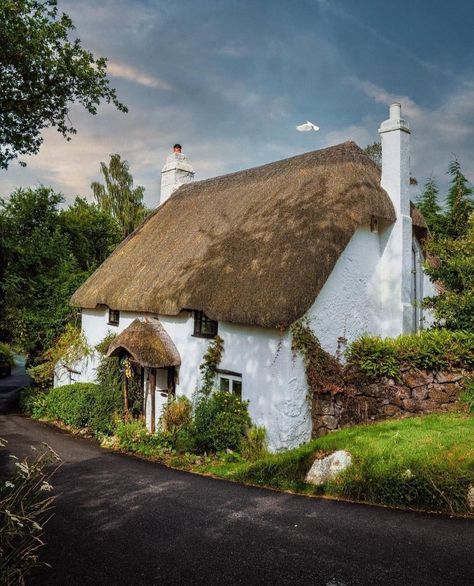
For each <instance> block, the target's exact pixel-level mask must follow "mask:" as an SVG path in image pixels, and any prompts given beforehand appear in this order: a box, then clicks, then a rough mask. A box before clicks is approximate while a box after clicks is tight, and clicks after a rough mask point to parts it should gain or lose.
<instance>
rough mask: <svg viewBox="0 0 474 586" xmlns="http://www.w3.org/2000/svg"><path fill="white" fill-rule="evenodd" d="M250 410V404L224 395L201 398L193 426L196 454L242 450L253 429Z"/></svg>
mask: <svg viewBox="0 0 474 586" xmlns="http://www.w3.org/2000/svg"><path fill="white" fill-rule="evenodd" d="M247 406H248V402H247V401H241V400H240V399H239V397H237V396H236V395H233V394H231V393H226V392H221V391H218V392H214V393H212V394H211V395H210V396H209V397H204V398H201V399H200V400H199V402H198V404H197V406H196V409H195V413H194V425H193V428H194V433H195V440H196V448H197V450H198V451H201V452H208V451H211V452H219V451H222V450H226V449H230V450H239V448H240V444H241V441H242V439H243V437H244V436H245V433H246V431H247V429H248V428H249V427H250V417H249V414H248V408H247Z"/></svg>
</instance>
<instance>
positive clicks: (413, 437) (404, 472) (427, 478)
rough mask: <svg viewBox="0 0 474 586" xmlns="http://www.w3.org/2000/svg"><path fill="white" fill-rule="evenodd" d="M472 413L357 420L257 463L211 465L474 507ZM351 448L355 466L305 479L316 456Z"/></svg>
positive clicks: (235, 476)
mask: <svg viewBox="0 0 474 586" xmlns="http://www.w3.org/2000/svg"><path fill="white" fill-rule="evenodd" d="M473 433H474V417H472V416H467V415H464V414H459V413H450V414H438V415H426V416H424V417H410V418H406V419H401V420H393V421H384V422H381V423H376V424H372V425H367V426H362V425H359V426H355V427H351V428H348V429H342V430H338V431H335V432H333V433H330V434H329V435H326V436H324V437H321V438H318V439H316V440H313V441H311V442H310V443H308V444H305V445H304V446H301V447H299V448H296V449H294V450H289V451H286V452H282V453H279V454H272V455H269V456H266V457H264V458H262V459H260V460H258V461H256V462H250V463H244V464H236V465H234V466H233V467H231V466H229V465H227V466H224V467H222V468H221V469H219V466H215V467H213V468H211V470H212V473H213V474H215V475H222V476H224V477H225V478H229V479H231V480H238V481H243V482H250V483H252V484H261V485H264V486H270V487H274V488H280V489H285V490H293V491H300V492H306V493H320V494H321V493H322V494H326V495H333V496H342V497H344V498H347V499H350V500H359V501H366V502H372V503H381V504H385V505H392V506H402V507H409V508H418V509H428V510H435V511H440V512H448V513H458V514H469V507H468V503H467V491H468V488H469V485H470V484H472V483H474V444H473V442H472V436H473ZM336 450H348V451H349V452H350V453H351V455H352V465H351V466H350V467H349V468H348V469H347V470H346V471H345V472H343V473H341V474H340V475H339V476H338V477H337V478H336V479H335V480H334V481H332V482H329V483H327V484H326V485H323V486H322V487H313V486H310V485H307V484H305V482H304V479H305V476H306V474H307V472H308V470H309V468H310V467H311V464H312V462H313V461H314V459H315V457H322V456H324V455H326V454H328V453H332V452H333V451H336Z"/></svg>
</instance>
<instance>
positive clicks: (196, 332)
mask: <svg viewBox="0 0 474 586" xmlns="http://www.w3.org/2000/svg"><path fill="white" fill-rule="evenodd" d="M193 316H194V329H193V336H194V337H195V338H215V337H216V336H217V332H218V330H219V322H218V321H217V320H214V319H210V318H209V317H207V315H206V314H205V313H204V311H200V310H197V309H195V310H194V311H193ZM203 324H207V325H211V324H213V325H212V329H213V331H212V332H203V331H202V329H203Z"/></svg>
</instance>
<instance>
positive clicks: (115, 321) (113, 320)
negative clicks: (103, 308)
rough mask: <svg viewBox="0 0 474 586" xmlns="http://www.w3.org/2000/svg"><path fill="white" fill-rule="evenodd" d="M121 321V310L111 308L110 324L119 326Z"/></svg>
mask: <svg viewBox="0 0 474 586" xmlns="http://www.w3.org/2000/svg"><path fill="white" fill-rule="evenodd" d="M119 321H120V311H119V310H118V309H109V325H111V326H118V325H119Z"/></svg>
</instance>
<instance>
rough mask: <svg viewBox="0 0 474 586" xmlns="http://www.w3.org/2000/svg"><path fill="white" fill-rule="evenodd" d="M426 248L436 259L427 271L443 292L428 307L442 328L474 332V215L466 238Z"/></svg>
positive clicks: (431, 243) (444, 240)
mask: <svg viewBox="0 0 474 586" xmlns="http://www.w3.org/2000/svg"><path fill="white" fill-rule="evenodd" d="M426 245H427V250H428V252H429V253H430V254H431V255H432V257H433V258H432V260H431V262H427V263H425V271H426V273H427V274H428V275H429V276H430V277H431V279H432V280H433V281H439V282H440V283H441V284H442V290H441V292H440V294H439V295H438V296H436V297H430V298H428V299H426V300H425V301H424V304H425V306H426V307H429V308H431V309H432V310H433V311H434V315H435V318H436V320H437V322H438V325H443V326H445V327H447V328H449V329H453V330H456V329H461V330H468V331H474V213H472V214H471V216H470V219H469V221H468V223H467V227H466V233H465V234H464V236H460V237H458V238H441V239H438V240H429V241H428V242H427V243H426Z"/></svg>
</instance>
